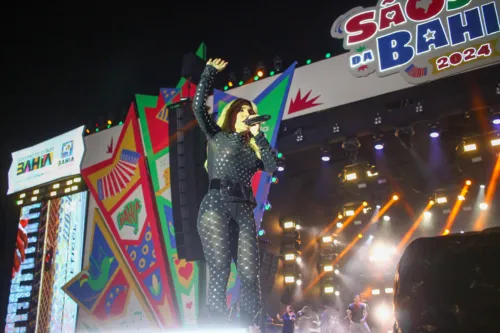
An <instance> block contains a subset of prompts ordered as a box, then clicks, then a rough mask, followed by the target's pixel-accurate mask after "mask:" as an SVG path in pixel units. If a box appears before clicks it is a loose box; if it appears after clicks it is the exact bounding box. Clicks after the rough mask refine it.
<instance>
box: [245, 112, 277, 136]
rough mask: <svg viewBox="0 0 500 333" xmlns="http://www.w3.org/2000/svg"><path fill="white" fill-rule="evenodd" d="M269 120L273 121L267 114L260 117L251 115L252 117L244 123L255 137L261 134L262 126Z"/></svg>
mask: <svg viewBox="0 0 500 333" xmlns="http://www.w3.org/2000/svg"><path fill="white" fill-rule="evenodd" d="M269 119H271V116H269V115H267V114H263V115H260V116H257V115H251V116H250V117H248V118H247V119H245V120H244V121H243V122H244V123H245V125H247V126H249V127H250V132H251V133H252V135H254V136H255V135H257V134H259V130H260V124H261V123H263V122H265V121H267V120H269Z"/></svg>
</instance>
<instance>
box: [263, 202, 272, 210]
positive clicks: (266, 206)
mask: <svg viewBox="0 0 500 333" xmlns="http://www.w3.org/2000/svg"><path fill="white" fill-rule="evenodd" d="M271 208H272V206H271V204H270V203H269V202H266V205H265V206H264V209H265V210H271Z"/></svg>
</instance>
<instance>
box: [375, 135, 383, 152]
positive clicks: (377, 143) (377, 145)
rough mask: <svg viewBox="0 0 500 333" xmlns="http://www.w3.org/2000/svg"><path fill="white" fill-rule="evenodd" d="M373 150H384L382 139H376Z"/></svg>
mask: <svg viewBox="0 0 500 333" xmlns="http://www.w3.org/2000/svg"><path fill="white" fill-rule="evenodd" d="M374 148H375V149H376V150H382V149H384V141H383V140H382V139H380V138H379V139H376V140H375V145H374Z"/></svg>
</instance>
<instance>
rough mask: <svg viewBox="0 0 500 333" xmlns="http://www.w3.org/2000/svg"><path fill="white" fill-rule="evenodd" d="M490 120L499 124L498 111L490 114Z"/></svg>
mask: <svg viewBox="0 0 500 333" xmlns="http://www.w3.org/2000/svg"><path fill="white" fill-rule="evenodd" d="M491 122H492V123H493V124H494V125H500V113H494V114H493V115H491Z"/></svg>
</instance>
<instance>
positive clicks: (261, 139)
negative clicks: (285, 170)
mask: <svg viewBox="0 0 500 333" xmlns="http://www.w3.org/2000/svg"><path fill="white" fill-rule="evenodd" d="M255 142H256V143H257V146H259V149H260V155H261V157H260V161H259V169H261V170H264V171H266V172H269V173H273V172H274V171H276V169H277V168H278V165H277V159H276V154H275V153H274V152H273V150H272V148H271V145H270V144H269V141H267V139H266V136H265V135H264V133H262V132H259V134H257V135H256V136H255Z"/></svg>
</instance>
